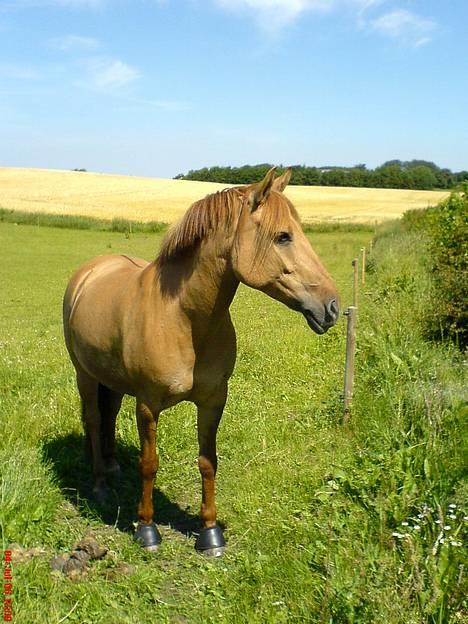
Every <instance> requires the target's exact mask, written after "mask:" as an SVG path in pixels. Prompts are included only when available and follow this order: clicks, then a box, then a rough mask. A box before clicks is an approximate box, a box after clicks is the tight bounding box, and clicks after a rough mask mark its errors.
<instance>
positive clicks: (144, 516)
mask: <svg viewBox="0 0 468 624" xmlns="http://www.w3.org/2000/svg"><path fill="white" fill-rule="evenodd" d="M136 414H137V424H138V433H139V435H140V445H141V455H140V475H141V499H140V503H139V505H138V525H137V528H136V531H135V539H136V540H137V541H138V542H139V543H140V544H141V545H142V546H143V547H144V548H146V550H157V549H158V548H159V544H160V543H161V535H160V533H159V531H158V528H157V526H156V524H155V523H154V522H153V515H154V509H153V485H154V479H155V477H156V473H157V471H158V467H159V457H158V455H157V452H156V430H157V427H158V418H159V412H153V411H151V409H150V408H149V407H148V406H147V405H145V403H142V402H141V401H138V400H137V408H136Z"/></svg>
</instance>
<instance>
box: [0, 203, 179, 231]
mask: <svg viewBox="0 0 468 624" xmlns="http://www.w3.org/2000/svg"><path fill="white" fill-rule="evenodd" d="M0 222H3V223H15V224H17V225H37V226H42V227H55V228H66V229H70V230H96V231H98V232H121V233H126V234H130V233H132V232H135V233H136V232H146V233H158V232H164V231H165V230H166V229H167V223H160V222H159V221H145V222H142V221H131V220H129V219H122V218H114V219H109V220H108V219H98V218H96V217H87V216H79V215H70V214H53V213H47V212H25V211H22V210H7V209H6V208H0Z"/></svg>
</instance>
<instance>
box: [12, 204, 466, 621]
mask: <svg viewBox="0 0 468 624" xmlns="http://www.w3.org/2000/svg"><path fill="white" fill-rule="evenodd" d="M48 208H49V209H50V206H49V207H48ZM369 237H370V234H369V233H368V232H366V231H363V232H358V231H353V232H348V233H346V232H334V233H327V234H325V233H317V234H314V233H312V234H310V238H311V241H312V244H313V246H314V248H315V249H316V251H317V252H318V253H319V255H320V257H321V258H322V260H323V261H324V263H325V265H326V266H327V268H328V269H329V271H330V272H331V273H332V275H333V276H334V277H335V279H336V281H337V284H338V287H339V289H340V291H341V295H342V307H343V308H344V306H345V305H347V304H349V303H350V299H351V292H350V285H351V264H350V263H351V259H352V258H353V257H354V256H355V255H356V253H357V252H358V250H359V248H360V247H362V246H363V245H365V244H367V243H368V242H369ZM160 240H161V237H160V235H158V234H154V235H150V234H142V233H138V234H133V235H130V236H128V235H127V236H124V235H123V234H119V233H113V232H97V231H85V232H80V231H74V230H59V229H53V228H46V227H35V226H16V225H13V224H9V223H3V224H0V248H1V249H2V262H1V266H0V284H1V293H2V294H1V301H2V315H1V319H0V336H1V338H0V353H1V357H0V400H1V413H2V417H1V423H0V427H1V440H2V448H1V456H0V461H1V465H2V484H1V509H0V526H1V529H2V539H3V548H6V547H7V545H8V544H11V543H12V542H17V543H20V544H22V545H23V546H25V547H38V548H39V551H37V552H36V556H34V557H32V558H31V559H29V560H27V561H26V562H23V563H18V564H15V565H14V570H13V587H14V591H13V604H14V620H13V621H14V622H16V623H22V624H29V623H31V624H32V623H33V622H40V621H44V615H45V614H47V621H48V622H51V623H57V624H58V623H59V622H60V623H61V622H76V623H80V624H85V623H88V622H89V623H90V624H91V623H92V624H97V623H103V624H104V623H108V624H111V623H112V624H130V623H136V622H150V621H155V622H173V623H177V624H179V623H184V622H187V623H191V622H194V623H195V622H196V623H198V622H225V623H226V624H229V623H233V622H249V623H250V622H258V623H263V622H296V621H297V622H336V623H338V622H377V621H387V622H389V623H395V624H397V623H401V622H403V621H404V622H407V623H408V624H409V623H413V622H414V624H416V623H418V624H419V623H420V622H422V621H428V622H449V621H451V622H452V621H453V622H458V621H461V620H460V617H463V616H462V615H461V614H462V611H461V610H460V609H461V607H460V601H461V598H460V592H461V589H460V586H459V581H460V572H459V565H460V559H459V557H460V556H459V555H458V551H457V547H456V546H453V547H452V549H451V550H450V551H449V550H448V548H449V545H448V542H447V547H446V548H445V547H444V546H442V544H439V543H437V547H434V544H435V542H436V540H437V535H438V532H439V525H438V524H437V523H436V522H437V521H438V522H440V521H441V520H442V521H443V522H445V521H446V516H447V515H448V513H449V511H450V509H452V510H454V511H453V514H454V517H455V520H453V521H451V524H452V525H453V531H454V533H455V531H458V533H457V536H455V537H454V538H453V539H454V543H457V540H458V539H459V537H458V535H459V533H460V529H459V523H460V522H461V523H463V521H462V520H461V518H462V515H460V513H461V503H460V500H462V494H463V492H461V491H460V489H459V486H458V481H459V474H460V470H461V463H462V459H461V452H462V451H461V447H462V444H461V440H460V435H461V432H460V425H459V419H460V415H461V413H462V406H461V403H460V399H459V397H460V395H461V385H460V379H461V369H462V363H461V361H460V360H461V358H460V357H459V356H458V355H457V354H456V353H455V352H452V351H450V350H448V349H436V348H433V347H431V346H430V345H426V344H425V343H424V342H423V341H422V340H421V339H420V338H419V337H418V332H417V330H416V319H417V317H418V314H419V313H420V312H421V310H422V308H423V306H424V297H423V293H425V296H426V295H427V291H426V290H425V289H426V283H425V282H424V278H423V268H421V266H420V265H419V263H418V256H417V251H415V249H416V245H415V240H405V241H403V243H398V240H396V239H395V240H394V239H392V238H391V237H390V238H389V237H387V238H384V239H382V241H380V242H379V244H378V245H377V248H376V250H375V257H374V260H373V263H371V268H372V270H373V273H372V274H371V275H370V276H369V280H368V286H367V288H368V289H369V290H368V291H367V294H364V293H363V294H362V296H361V300H360V304H361V308H360V319H359V323H360V325H361V333H360V338H359V351H358V381H357V387H356V397H355V402H354V411H353V419H352V421H351V424H350V426H349V427H342V426H340V424H339V422H340V417H341V401H340V393H341V390H342V374H343V354H344V337H345V325H344V321H343V318H341V320H340V321H339V323H338V326H337V327H336V328H333V329H332V330H331V331H330V332H329V333H327V334H326V335H324V336H321V337H318V336H316V335H315V334H313V333H312V332H311V331H310V330H309V329H308V328H307V326H306V323H305V321H304V319H303V318H302V317H300V316H299V315H297V314H295V313H294V312H292V311H290V310H288V309H286V308H284V307H283V306H281V305H280V304H279V303H277V302H274V301H273V300H270V299H269V298H267V297H266V296H265V295H263V294H261V293H258V292H255V291H252V290H248V289H246V288H244V287H241V288H240V290H239V292H238V294H237V296H236V298H235V300H234V304H233V306H232V313H233V320H234V324H235V326H236V329H237V332H238V351H239V353H238V359H237V365H236V370H235V373H234V375H233V377H232V379H231V383H230V391H229V399H228V403H227V406H226V410H225V414H224V417H223V420H222V421H221V426H220V431H219V435H218V451H219V455H220V459H219V473H218V480H217V492H218V494H217V504H218V517H219V521H220V522H221V523H222V524H223V525H224V526H225V535H226V539H227V550H226V554H225V556H224V557H223V558H221V559H220V560H208V559H206V558H204V557H202V556H200V555H199V554H197V553H195V551H194V533H195V532H196V531H197V528H198V526H199V524H198V517H197V516H198V507H199V495H200V486H199V474H198V469H197V465H196V457H197V446H196V430H195V409H194V408H193V407H192V406H191V405H188V404H181V405H179V406H176V407H175V408H172V409H171V410H168V411H166V412H164V413H163V415H162V418H161V421H160V435H159V451H160V459H161V466H160V470H159V472H158V477H157V483H156V492H155V509H156V521H157V522H158V524H159V527H160V530H161V533H162V535H163V540H164V541H163V546H162V548H161V550H160V551H159V553H158V554H157V555H151V554H149V553H145V552H143V551H142V549H140V547H138V546H137V545H135V544H134V543H133V540H132V533H131V532H132V525H131V522H132V520H133V519H134V518H135V506H136V501H137V499H138V495H139V492H138V488H139V480H138V476H137V465H138V463H137V462H138V436H137V432H136V425H135V417H134V413H133V401H132V400H130V399H127V400H126V401H125V403H124V406H123V411H122V412H121V414H120V416H119V420H118V427H117V429H118V456H119V458H120V462H121V465H122V467H123V477H122V480H121V482H120V483H114V490H113V500H112V502H111V503H110V504H109V505H108V506H106V507H105V508H102V507H99V506H97V505H96V504H95V503H94V502H93V500H92V498H91V496H90V494H91V487H92V475H91V471H90V467H89V465H88V464H87V463H86V462H85V461H84V459H83V454H82V451H83V435H82V431H81V423H80V414H79V401H78V396H77V392H76V389H75V382H74V376H73V369H72V366H71V364H70V363H69V359H68V356H67V354H66V351H65V347H64V344H63V338H62V329H61V299H62V296H63V290H64V288H65V285H66V283H67V280H68V278H69V276H70V275H71V273H72V272H73V271H74V269H75V268H76V267H77V266H79V265H80V264H81V263H82V262H83V260H85V259H87V258H89V257H92V256H95V255H98V254H107V253H126V254H131V255H139V256H142V257H145V258H147V259H151V258H153V257H154V256H155V254H156V250H157V247H158V245H159V243H160ZM411 254H413V255H411ZM402 319H405V322H404V323H402ZM428 406H429V407H428ZM428 419H430V422H429V421H428ZM448 504H452V505H455V507H453V508H449V507H448ZM426 509H427V510H430V511H425V510H426ZM418 513H420V514H423V515H424V514H425V515H424V520H421V521H419V522H420V525H421V526H422V529H421V536H420V535H419V534H417V533H416V532H415V531H413V533H412V534H411V538H408V539H407V540H406V541H405V540H403V539H402V540H400V541H399V540H398V538H396V537H395V536H394V534H395V532H398V531H401V534H403V532H404V531H405V529H403V528H402V527H403V526H407V525H405V524H403V525H402V523H405V522H407V523H408V524H409V527H410V528H409V529H408V532H409V530H410V529H412V527H413V525H414V524H415V519H416V518H417V514H418ZM460 526H461V525H460ZM88 533H92V534H93V535H94V536H95V537H96V538H97V540H98V541H99V542H100V543H102V544H104V545H106V546H107V547H108V548H109V549H110V550H109V554H108V556H107V557H106V558H105V559H103V560H101V561H97V562H93V563H92V564H91V565H90V570H89V573H88V575H87V577H86V578H85V579H82V580H78V581H76V582H72V581H71V580H69V579H67V578H65V577H64V576H63V575H61V574H58V573H51V571H50V568H49V563H48V562H49V560H50V559H51V558H52V557H53V556H54V555H56V554H59V553H61V552H63V551H65V550H68V551H69V550H70V549H71V548H72V547H73V545H74V544H75V543H76V542H77V541H78V540H79V539H81V538H82V537H83V536H84V535H86V534H88ZM423 537H424V541H423ZM434 548H435V551H434ZM431 553H432V554H431ZM461 576H463V574H461ZM457 579H458V580H457ZM457 583H458V584H457ZM449 616H450V617H449ZM452 617H453V618H454V619H450V618H452Z"/></svg>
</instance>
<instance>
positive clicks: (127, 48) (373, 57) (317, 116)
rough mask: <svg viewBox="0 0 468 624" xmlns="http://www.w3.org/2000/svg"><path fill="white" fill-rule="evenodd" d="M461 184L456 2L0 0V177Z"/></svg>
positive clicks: (465, 101)
mask: <svg viewBox="0 0 468 624" xmlns="http://www.w3.org/2000/svg"><path fill="white" fill-rule="evenodd" d="M391 158H401V159H411V158H425V159H428V160H433V161H435V162H436V163H437V164H439V165H440V166H444V167H449V168H451V169H453V170H461V169H468V2H466V0H450V1H449V2H446V3H445V2H441V1H435V0H425V1H422V0H421V1H420V0H288V1H286V0H206V1H202V0H17V1H13V0H11V1H10V0H0V166H24V167H47V168H57V169H70V168H74V167H84V168H86V169H88V170H92V171H103V172H110V173H128V174H132V175H145V176H155V177H172V176H174V175H176V174H177V173H179V172H186V171H187V170H188V169H195V168H199V167H201V166H210V165H217V164H218V165H227V164H231V165H240V164H245V163H251V164H254V163H257V162H272V163H277V164H279V163H283V164H308V165H333V164H336V165H338V164H341V165H352V164H356V163H366V164H367V165H368V166H369V167H374V166H376V165H379V164H381V163H382V162H384V161H385V160H388V159H391Z"/></svg>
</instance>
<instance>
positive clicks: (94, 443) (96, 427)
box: [76, 369, 108, 502]
mask: <svg viewBox="0 0 468 624" xmlns="http://www.w3.org/2000/svg"><path fill="white" fill-rule="evenodd" d="M76 381H77V385H78V391H79V393H80V397H81V406H82V418H83V427H84V430H85V435H86V438H87V444H89V446H90V448H91V453H92V458H93V472H94V488H93V492H94V495H95V496H96V499H97V500H98V501H99V502H104V501H105V499H106V495H107V492H108V489H107V484H106V479H105V466H104V460H103V456H102V449H101V414H100V412H99V403H98V386H99V384H98V382H97V381H96V379H94V378H93V377H90V376H89V375H88V374H87V373H85V372H84V371H83V370H81V369H77V371H76Z"/></svg>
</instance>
